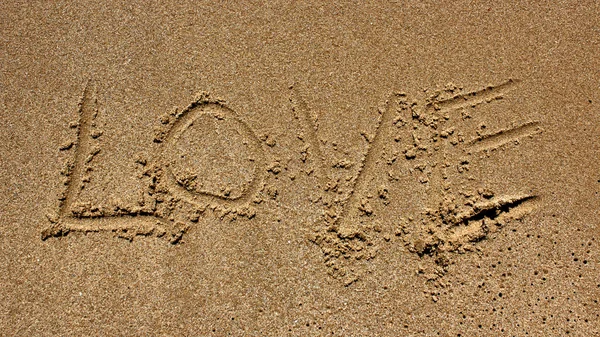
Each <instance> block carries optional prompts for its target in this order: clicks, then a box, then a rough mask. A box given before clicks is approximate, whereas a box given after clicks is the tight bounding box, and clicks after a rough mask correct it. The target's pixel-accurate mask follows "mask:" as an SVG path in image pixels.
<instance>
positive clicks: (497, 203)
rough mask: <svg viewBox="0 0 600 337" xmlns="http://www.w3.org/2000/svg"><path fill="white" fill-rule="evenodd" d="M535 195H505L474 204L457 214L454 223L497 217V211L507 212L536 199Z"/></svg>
mask: <svg viewBox="0 0 600 337" xmlns="http://www.w3.org/2000/svg"><path fill="white" fill-rule="evenodd" d="M536 198H537V196H535V195H530V194H527V195H517V196H503V197H500V198H495V199H494V200H490V201H485V202H479V203H476V204H475V205H473V207H472V208H471V209H469V210H468V211H467V212H464V213H460V214H458V215H456V217H455V218H454V219H453V221H452V223H454V224H460V223H464V222H467V221H469V220H474V219H478V218H483V217H485V216H489V217H492V218H493V217H496V216H497V214H496V213H497V212H500V213H506V212H509V211H510V210H511V209H513V208H515V207H517V206H520V205H523V204H524V203H525V202H527V201H530V200H535V199H536ZM492 213H493V214H492Z"/></svg>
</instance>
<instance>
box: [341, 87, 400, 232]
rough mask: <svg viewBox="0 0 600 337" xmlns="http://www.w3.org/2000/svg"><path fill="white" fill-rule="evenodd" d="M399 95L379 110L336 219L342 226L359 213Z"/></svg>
mask: <svg viewBox="0 0 600 337" xmlns="http://www.w3.org/2000/svg"><path fill="white" fill-rule="evenodd" d="M399 97H400V95H399V94H393V95H392V96H391V97H390V98H389V99H388V100H387V102H386V103H385V107H384V108H383V109H379V110H378V111H379V113H380V117H379V119H378V121H377V126H376V131H375V136H374V137H373V139H372V140H371V142H370V144H368V147H367V152H366V154H365V157H364V158H363V160H362V162H361V165H360V167H359V169H358V173H357V176H356V179H355V180H354V183H353V186H352V189H351V190H350V195H349V196H348V199H347V200H346V201H345V204H344V208H343V210H342V214H341V215H340V216H339V217H338V219H337V222H338V223H340V224H341V225H342V226H343V224H344V222H345V221H348V220H349V219H354V218H355V217H356V216H357V215H358V212H359V203H360V196H361V195H365V194H366V193H367V190H368V188H369V180H368V179H369V178H373V171H374V170H375V165H376V163H377V158H380V157H381V155H382V153H381V152H382V151H383V142H384V140H385V139H390V138H391V136H390V134H391V133H390V130H391V128H392V126H393V122H394V115H393V113H392V106H393V105H394V103H395V101H396V99H397V98H399Z"/></svg>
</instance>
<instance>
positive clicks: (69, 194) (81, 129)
mask: <svg viewBox="0 0 600 337" xmlns="http://www.w3.org/2000/svg"><path fill="white" fill-rule="evenodd" d="M90 90H91V89H90V81H89V80H88V82H87V83H86V85H85V88H84V89H83V94H82V95H81V98H80V100H79V103H78V111H77V114H78V116H79V124H78V126H77V128H76V133H77V140H76V141H75V143H74V144H73V146H74V147H75V159H74V162H73V164H72V168H71V172H70V174H68V175H67V179H68V180H67V190H66V193H65V195H64V196H65V198H64V200H62V201H61V202H60V205H59V211H58V215H59V217H60V218H63V217H65V216H66V215H67V212H68V210H69V209H70V207H71V205H72V204H73V200H74V199H75V197H76V196H77V195H78V194H79V190H80V185H79V184H80V183H81V181H82V178H83V169H84V167H85V160H86V153H88V152H89V150H90V148H91V146H90V143H91V136H90V133H91V132H90V130H91V124H92V119H93V115H94V113H95V112H96V99H95V98H92V97H91V95H90Z"/></svg>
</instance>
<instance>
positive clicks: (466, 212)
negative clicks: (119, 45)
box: [42, 80, 542, 284]
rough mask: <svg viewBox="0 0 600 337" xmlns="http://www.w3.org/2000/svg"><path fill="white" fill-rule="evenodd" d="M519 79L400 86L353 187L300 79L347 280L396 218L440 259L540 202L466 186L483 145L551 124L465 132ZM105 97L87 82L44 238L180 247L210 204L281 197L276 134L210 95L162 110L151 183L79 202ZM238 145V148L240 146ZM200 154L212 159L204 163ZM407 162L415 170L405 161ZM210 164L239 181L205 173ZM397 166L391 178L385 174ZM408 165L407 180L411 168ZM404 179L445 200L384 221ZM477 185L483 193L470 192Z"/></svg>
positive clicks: (383, 111) (332, 250)
mask: <svg viewBox="0 0 600 337" xmlns="http://www.w3.org/2000/svg"><path fill="white" fill-rule="evenodd" d="M517 84H518V81H516V80H508V81H506V82H504V83H502V84H500V85H496V86H488V87H486V88H484V89H482V90H478V91H474V92H463V90H462V89H460V88H457V87H455V86H449V87H447V88H446V89H444V90H441V91H435V92H433V93H431V94H430V96H429V97H428V98H427V99H425V101H424V102H421V103H419V102H409V101H408V100H407V97H406V95H405V94H402V93H398V94H393V95H391V96H390V97H389V99H388V100H387V101H386V102H385V104H384V106H382V107H381V108H379V109H378V117H379V118H378V122H377V126H376V131H375V133H374V134H373V135H368V134H366V133H365V134H363V136H364V138H365V141H366V142H367V150H366V154H365V155H364V157H363V160H362V161H361V162H360V164H359V167H358V169H357V173H356V174H355V175H354V176H353V177H351V178H350V179H346V182H345V183H346V185H348V186H347V187H348V188H347V189H344V188H342V187H341V185H343V183H344V182H342V181H340V178H339V177H337V178H336V177H335V174H334V172H333V171H334V170H335V169H340V168H346V167H351V166H352V163H349V162H341V163H336V164H334V165H333V166H328V165H327V160H326V158H325V156H324V154H323V153H322V151H321V144H322V142H321V140H320V139H319V138H318V136H317V131H318V129H317V123H316V119H315V118H314V116H312V115H311V113H310V111H309V108H308V106H307V104H306V103H305V102H304V101H303V100H302V99H301V95H300V94H299V93H298V91H297V90H296V88H294V87H292V88H291V98H290V101H291V103H292V112H293V113H294V117H295V120H296V121H297V122H298V123H299V124H300V126H301V127H300V129H299V131H298V139H300V140H301V141H302V142H303V144H304V147H303V149H302V152H301V154H300V155H301V158H302V162H304V163H306V164H307V165H309V164H310V165H311V166H312V167H311V169H310V170H306V172H307V174H308V175H311V176H314V177H316V179H317V185H318V186H317V189H318V193H319V195H320V196H319V198H318V199H317V200H316V201H314V202H317V203H319V204H320V205H321V206H322V208H323V210H324V212H323V215H322V217H321V219H319V220H318V221H317V223H316V224H314V228H313V231H312V232H313V235H311V237H310V240H311V241H312V242H314V243H315V244H317V245H318V246H319V247H320V248H321V250H322V252H323V254H324V258H325V262H326V264H327V265H328V266H329V267H330V273H331V275H333V276H335V277H340V278H342V279H344V282H345V283H346V284H350V283H352V282H354V281H355V280H356V279H357V274H359V271H360V267H359V266H358V265H356V264H357V263H358V264H360V262H361V261H367V260H369V259H371V258H373V257H375V255H376V252H377V247H378V246H379V244H382V243H384V242H389V241H390V236H389V234H385V233H384V234H382V232H385V231H384V230H383V229H382V226H383V227H386V226H387V227H386V228H387V230H388V232H389V230H390V226H392V227H393V228H392V229H391V231H392V232H393V236H394V237H399V238H401V240H402V242H403V243H404V244H405V245H406V246H407V247H408V248H409V250H410V251H412V252H415V253H417V254H419V255H426V254H427V255H431V256H437V255H440V254H445V253H447V252H454V251H464V250H469V249H470V245H471V244H472V243H474V242H477V241H480V240H482V239H483V238H485V237H487V235H488V234H489V233H492V232H494V231H495V230H496V229H497V228H499V227H501V226H503V225H504V224H505V223H506V222H507V221H509V220H510V219H513V218H515V217H519V216H520V215H521V214H523V210H528V209H531V207H528V206H527V205H529V204H531V201H533V200H534V199H536V196H535V195H532V194H531V193H524V194H519V195H505V196H495V194H494V193H493V192H492V191H489V190H486V189H481V188H479V189H476V188H475V187H477V185H476V184H475V185H473V184H469V183H463V182H464V181H467V180H469V179H462V180H463V182H461V178H460V174H462V173H464V172H466V171H468V170H469V162H470V161H471V160H473V159H474V156H476V155H477V154H481V153H489V151H493V150H495V149H498V148H501V147H504V146H507V144H514V143H518V141H519V140H520V139H521V138H525V137H532V136H533V135H535V134H537V133H539V132H541V131H542V129H541V128H540V126H539V123H538V122H536V121H527V122H525V123H522V124H520V125H515V126H513V127H511V128H508V129H503V130H499V131H497V132H494V133H484V132H477V135H476V136H475V137H473V138H472V139H470V140H467V139H465V136H464V135H463V134H462V133H461V132H460V131H458V130H457V127H458V126H460V124H461V123H462V122H464V121H465V120H466V119H470V118H471V116H470V110H473V109H476V108H477V107H478V106H479V105H481V104H484V103H492V102H495V101H497V100H499V99H502V98H503V97H504V95H505V93H506V92H508V91H509V90H511V89H513V88H514V87H515V86H516V85H517ZM97 106H98V102H97V99H96V98H95V95H94V92H93V91H92V90H91V89H90V86H89V85H87V86H86V88H85V90H84V93H83V95H82V98H81V101H80V103H79V121H78V122H77V123H72V124H71V127H72V128H73V129H75V130H76V139H75V140H74V141H72V142H69V143H67V144H65V145H64V146H63V147H61V150H65V151H73V152H74V155H73V159H72V160H71V161H69V162H68V163H67V165H66V167H65V169H64V170H63V171H62V172H61V174H62V175H63V177H64V185H65V190H64V192H63V193H62V194H61V195H60V196H59V201H60V204H59V210H58V212H57V214H55V215H52V216H49V220H50V222H51V225H50V226H48V227H47V228H45V229H44V230H43V231H42V239H43V240H46V239H48V238H50V237H61V236H65V235H67V234H69V233H72V232H82V233H90V232H113V233H115V234H116V235H118V236H119V237H124V238H127V239H130V240H131V239H133V238H134V237H135V236H154V237H159V238H165V239H167V240H168V241H169V242H171V243H173V244H176V243H179V242H181V239H182V237H183V235H184V234H185V232H186V231H188V230H189V229H190V228H191V226H193V224H194V223H197V222H198V219H199V218H200V216H202V215H203V214H204V213H205V211H206V210H212V211H214V212H218V214H219V215H220V216H219V218H221V219H224V218H229V219H237V218H246V219H252V218H254V216H255V212H256V211H255V209H256V208H255V207H254V206H255V205H257V204H260V203H261V201H262V200H261V197H260V196H261V195H267V196H271V197H275V196H276V194H277V191H276V190H275V191H273V190H270V189H269V187H268V186H266V185H265V181H266V179H267V177H268V174H269V173H275V174H277V173H278V167H277V165H275V166H274V165H272V164H268V163H267V160H266V151H267V149H268V147H269V146H273V144H272V139H269V137H258V136H257V135H256V133H255V132H254V131H253V130H252V128H251V127H250V126H249V125H248V124H246V123H245V122H243V121H242V120H241V119H240V117H239V116H237V115H236V113H235V112H234V111H233V110H231V109H230V108H228V107H227V106H226V104H225V103H224V102H223V101H220V100H215V99H212V98H210V96H209V95H208V94H200V95H199V96H198V97H197V98H196V99H195V100H194V102H193V103H192V104H190V105H189V106H188V107H187V108H185V109H183V110H182V111H178V110H175V111H173V112H171V113H168V114H166V115H165V116H163V117H162V118H161V120H160V123H161V124H160V127H159V128H158V130H157V134H156V137H155V139H154V141H155V142H156V143H158V144H159V150H158V151H157V152H156V153H155V156H154V157H153V158H150V159H142V158H139V159H138V160H137V163H138V164H139V165H140V166H142V167H143V173H142V174H141V176H140V179H141V181H143V184H144V188H145V190H144V191H143V193H142V194H141V196H140V197H139V200H137V202H136V203H134V204H130V205H126V204H125V203H123V202H121V201H120V202H115V203H114V204H111V205H92V204H91V203H85V202H79V201H78V199H80V194H81V192H82V191H83V190H84V189H85V187H86V185H87V184H88V183H89V182H90V179H91V178H90V176H91V173H92V171H93V163H94V158H95V157H96V155H97V154H98V153H100V151H101V147H100V139H101V136H102V132H101V131H100V130H98V127H97V123H96V117H97V116H98V108H97ZM209 129H212V130H209ZM211 131H216V132H217V134H222V135H221V136H222V137H221V138H222V139H225V140H226V142H227V144H226V145H225V146H221V148H219V144H217V143H214V146H213V145H210V144H211V143H210V142H211V139H212V138H211V137H210V136H209V134H210V133H211ZM213 138H214V137H213ZM194 144H197V145H194ZM207 144H208V146H207ZM231 149H235V150H236V151H238V152H236V153H228V151H230V150H231ZM239 158H242V161H241V162H240V161H239ZM204 159H206V162H203V160H204ZM233 159H237V160H238V163H239V164H240V165H238V167H233V168H231V167H230V166H231V163H232V162H233V161H234V160H233ZM211 160H212V161H211ZM199 162H201V166H200V167H198V166H195V165H197V164H198V163H199ZM202 162H203V163H202ZM399 163H402V165H400V164H399ZM228 166H229V167H230V169H229V170H227V167H228ZM400 166H402V168H408V171H406V170H404V169H397V168H396V167H400ZM210 170H212V174H213V176H218V177H220V178H221V180H223V181H227V182H230V184H221V185H219V184H218V183H215V182H212V181H208V180H205V179H204V178H203V177H204V176H206V175H207V171H210ZM382 170H384V171H382ZM385 170H387V175H386V174H383V175H382V174H381V173H382V172H385ZM406 172H408V176H407V177H404V176H401V175H402V174H404V173H406ZM457 172H458V176H457V175H456V173H457ZM209 173H210V172H209ZM399 175H400V176H399ZM381 176H385V178H386V179H385V182H384V183H382V184H380V185H377V184H376V180H381ZM471 180H472V179H471ZM231 182H240V183H239V184H231ZM403 184H404V185H405V184H417V185H418V186H423V188H422V191H423V192H422V195H423V198H424V199H427V200H429V201H432V200H433V201H434V205H433V207H428V208H425V209H423V210H422V212H418V213H417V214H412V215H410V214H407V217H406V218H398V219H394V221H393V222H394V223H393V224H392V225H390V224H387V225H386V224H385V223H383V224H382V221H383V220H381V219H377V217H376V212H374V208H377V206H376V205H375V206H374V205H373V203H374V201H373V196H374V195H377V198H375V199H376V200H377V202H378V203H379V204H381V205H383V207H385V206H387V205H389V204H390V200H389V198H390V192H389V191H390V190H392V189H393V188H394V186H393V185H399V187H400V189H401V188H402V185H403ZM374 185H376V186H374ZM467 186H474V187H473V188H474V189H475V190H474V191H468V190H467V189H468V187H467ZM409 190H410V191H413V192H414V191H416V190H419V189H418V188H416V189H415V188H411V189H409ZM519 209H520V211H519ZM383 213H385V212H383ZM388 220H389V219H388ZM383 222H385V221H383ZM443 260H444V259H443V258H442V259H441V264H444V261H443ZM436 261H437V260H436Z"/></svg>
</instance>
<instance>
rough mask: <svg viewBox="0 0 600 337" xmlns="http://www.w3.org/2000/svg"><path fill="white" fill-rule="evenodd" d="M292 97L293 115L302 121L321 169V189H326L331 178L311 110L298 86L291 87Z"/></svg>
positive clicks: (318, 175) (319, 178)
mask: <svg viewBox="0 0 600 337" xmlns="http://www.w3.org/2000/svg"><path fill="white" fill-rule="evenodd" d="M291 90H292V95H291V97H290V101H291V103H292V113H293V114H294V117H296V118H297V119H298V120H299V121H300V125H301V126H302V128H303V129H304V130H303V131H304V133H305V137H306V140H307V141H308V144H309V146H310V150H311V151H312V152H313V156H314V157H315V159H316V160H315V161H316V165H317V167H318V169H319V172H317V177H318V180H319V184H320V185H321V188H323V187H325V186H326V184H327V180H328V178H329V172H328V170H327V169H325V157H323V154H322V152H321V146H320V142H319V138H318V137H317V125H316V124H315V123H314V121H313V119H312V118H311V116H310V110H309V108H308V105H307V104H306V101H304V99H303V98H302V95H300V93H299V92H298V89H297V88H296V86H292V87H291Z"/></svg>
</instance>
